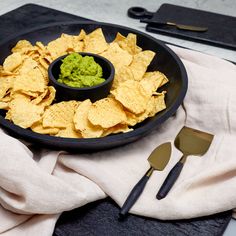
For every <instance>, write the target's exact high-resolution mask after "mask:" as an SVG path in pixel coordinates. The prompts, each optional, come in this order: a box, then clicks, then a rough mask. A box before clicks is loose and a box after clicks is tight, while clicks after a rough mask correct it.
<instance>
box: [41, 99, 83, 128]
mask: <svg viewBox="0 0 236 236" xmlns="http://www.w3.org/2000/svg"><path fill="white" fill-rule="evenodd" d="M77 106H78V102H77V101H68V102H60V103H56V104H53V105H52V106H49V107H48V108H47V109H46V111H45V112H44V114H43V121H42V123H43V127H51V128H66V127H67V125H68V124H70V123H72V121H73V117H74V113H75V110H76V108H77ZM39 107H42V106H39Z"/></svg>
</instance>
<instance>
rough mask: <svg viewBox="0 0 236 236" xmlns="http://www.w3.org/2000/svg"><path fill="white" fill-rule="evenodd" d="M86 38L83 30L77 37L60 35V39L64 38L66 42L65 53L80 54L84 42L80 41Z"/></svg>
mask: <svg viewBox="0 0 236 236" xmlns="http://www.w3.org/2000/svg"><path fill="white" fill-rule="evenodd" d="M85 36H86V33H85V31H84V30H81V32H80V34H79V35H69V34H62V35H61V37H62V38H65V39H66V40H67V42H68V48H67V52H82V51H83V48H84V42H83V41H81V40H82V39H84V38H85Z"/></svg>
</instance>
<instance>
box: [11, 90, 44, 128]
mask: <svg viewBox="0 0 236 236" xmlns="http://www.w3.org/2000/svg"><path fill="white" fill-rule="evenodd" d="M9 108H10V110H9V111H10V115H11V117H10V119H11V120H12V121H13V123H14V124H16V125H19V126H20V127H22V128H29V127H31V126H32V125H33V124H34V123H35V122H37V121H39V120H40V119H41V116H42V114H43V111H44V110H43V108H41V107H39V106H37V105H34V104H32V103H31V102H30V101H28V98H27V97H24V96H20V95H19V96H17V97H16V98H14V99H13V100H12V101H11V102H10V103H9Z"/></svg>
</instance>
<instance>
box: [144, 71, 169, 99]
mask: <svg viewBox="0 0 236 236" xmlns="http://www.w3.org/2000/svg"><path fill="white" fill-rule="evenodd" d="M163 81H164V83H167V82H168V79H167V78H166V76H165V75H164V74H163V73H161V72H159V71H153V72H146V73H145V74H144V76H143V78H142V80H141V81H140V84H141V85H142V86H143V88H144V90H145V91H146V93H148V94H150V95H152V94H153V93H154V92H156V91H157V89H158V88H159V87H161V86H162V85H163Z"/></svg>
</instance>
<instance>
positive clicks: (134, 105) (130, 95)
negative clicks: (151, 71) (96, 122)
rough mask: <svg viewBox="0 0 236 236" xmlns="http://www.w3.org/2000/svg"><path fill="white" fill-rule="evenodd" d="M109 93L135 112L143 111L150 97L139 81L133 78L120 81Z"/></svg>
mask: <svg viewBox="0 0 236 236" xmlns="http://www.w3.org/2000/svg"><path fill="white" fill-rule="evenodd" d="M111 93H112V94H113V95H114V96H115V99H116V100H118V101H119V102H120V103H121V104H122V105H123V106H124V107H126V109H128V110H129V111H131V112H133V113H135V114H139V113H142V112H144V111H145V109H146V107H147V103H148V100H149V98H150V96H149V95H148V94H147V93H146V92H145V90H144V89H143V87H142V86H141V85H140V83H139V82H137V81H135V80H127V81H125V82H123V83H121V84H120V86H119V87H118V88H116V89H114V90H112V91H111Z"/></svg>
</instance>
